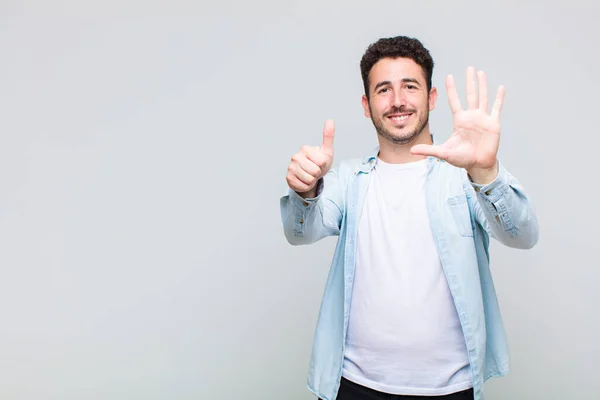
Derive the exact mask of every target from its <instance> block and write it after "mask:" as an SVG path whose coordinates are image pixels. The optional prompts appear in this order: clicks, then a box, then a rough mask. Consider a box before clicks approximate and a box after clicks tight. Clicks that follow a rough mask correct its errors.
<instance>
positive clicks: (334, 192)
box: [280, 170, 344, 245]
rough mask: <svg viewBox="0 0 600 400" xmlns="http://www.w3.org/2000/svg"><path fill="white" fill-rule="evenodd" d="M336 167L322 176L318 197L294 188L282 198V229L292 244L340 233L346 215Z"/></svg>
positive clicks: (317, 192)
mask: <svg viewBox="0 0 600 400" xmlns="http://www.w3.org/2000/svg"><path fill="white" fill-rule="evenodd" d="M343 192H344V190H343V189H342V187H341V184H340V179H339V176H338V171H337V170H330V171H329V172H328V173H327V175H325V176H324V177H323V178H321V179H319V182H318V184H317V185H316V197H312V198H303V197H302V196H301V195H299V194H298V193H296V192H295V191H294V190H292V189H288V191H287V193H286V194H285V195H284V196H282V197H281V199H280V210H281V220H282V223H283V232H284V234H285V237H286V239H287V241H288V242H289V243H290V244H292V245H303V244H311V243H314V242H316V241H318V240H320V239H322V238H324V237H327V236H335V235H339V233H340V227H341V222H342V216H343V215H344V199H343V196H342V193H343Z"/></svg>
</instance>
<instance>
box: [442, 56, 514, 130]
mask: <svg viewBox="0 0 600 400" xmlns="http://www.w3.org/2000/svg"><path fill="white" fill-rule="evenodd" d="M466 90H467V93H466V98H467V109H468V110H476V109H479V110H480V111H482V112H483V113H484V114H487V113H488V84H487V77H486V75H485V72H483V71H475V68H473V67H468V68H467V76H466ZM446 91H447V92H448V103H449V104H450V109H451V110H452V113H457V112H459V111H461V110H462V107H461V104H460V98H459V97H458V91H457V90H456V82H455V81H454V77H453V76H452V75H448V76H447V78H446ZM504 94H505V88H504V86H500V87H499V88H498V92H497V94H496V99H495V101H494V105H493V107H492V113H491V116H493V117H495V118H498V117H499V116H500V111H501V110H502V104H503V102H504Z"/></svg>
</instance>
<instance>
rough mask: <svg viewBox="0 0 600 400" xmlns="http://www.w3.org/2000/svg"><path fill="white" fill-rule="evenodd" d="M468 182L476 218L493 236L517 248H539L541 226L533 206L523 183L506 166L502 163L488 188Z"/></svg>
mask: <svg viewBox="0 0 600 400" xmlns="http://www.w3.org/2000/svg"><path fill="white" fill-rule="evenodd" d="M466 179H467V182H466V183H465V190H467V191H469V192H470V193H469V196H467V198H468V199H469V203H470V204H469V205H470V207H471V210H472V213H473V215H474V218H475V220H476V222H478V223H479V224H480V225H481V226H482V227H483V229H485V230H486V232H487V233H488V235H489V236H490V237H493V238H494V239H496V240H498V241H499V242H500V243H502V244H504V245H506V246H508V247H513V248H519V249H530V248H532V247H533V246H535V244H536V243H537V241H538V237H539V227H538V220H537V216H536V214H535V211H534V209H533V205H532V204H531V201H530V199H529V197H528V196H527V194H526V193H525V191H524V189H523V186H522V185H521V183H520V182H519V181H518V180H517V179H516V178H515V177H514V176H512V175H511V174H510V173H509V172H508V171H507V170H506V169H505V168H504V166H503V165H502V164H500V163H499V164H498V176H497V177H496V179H495V180H494V181H493V182H491V183H489V184H487V185H479V184H476V183H474V182H473V181H471V180H470V179H469V178H468V177H467V178H466Z"/></svg>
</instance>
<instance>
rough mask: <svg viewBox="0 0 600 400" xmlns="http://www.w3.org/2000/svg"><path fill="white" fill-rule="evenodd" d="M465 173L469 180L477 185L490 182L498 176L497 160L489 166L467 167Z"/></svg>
mask: <svg viewBox="0 0 600 400" xmlns="http://www.w3.org/2000/svg"><path fill="white" fill-rule="evenodd" d="M467 174H469V177H470V178H471V180H472V181H473V182H475V183H477V184H479V185H487V184H488V183H492V182H493V181H494V180H495V179H496V177H497V176H498V160H496V162H495V163H494V166H493V167H491V168H469V169H468V170H467Z"/></svg>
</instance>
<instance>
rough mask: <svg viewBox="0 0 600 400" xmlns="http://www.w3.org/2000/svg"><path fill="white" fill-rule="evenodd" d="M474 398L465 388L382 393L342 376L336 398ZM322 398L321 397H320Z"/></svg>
mask: <svg viewBox="0 0 600 400" xmlns="http://www.w3.org/2000/svg"><path fill="white" fill-rule="evenodd" d="M423 399H436V400H473V389H467V390H463V391H461V392H456V393H452V394H447V395H444V396H399V395H394V394H388V393H381V392H378V391H376V390H373V389H369V388H366V387H364V386H361V385H358V384H356V383H354V382H351V381H349V380H347V379H345V378H344V377H342V383H341V385H340V390H339V392H338V395H337V399H336V400H423ZM319 400H321V399H319Z"/></svg>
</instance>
